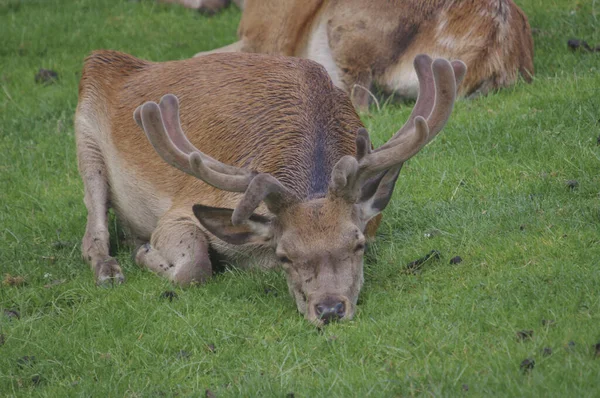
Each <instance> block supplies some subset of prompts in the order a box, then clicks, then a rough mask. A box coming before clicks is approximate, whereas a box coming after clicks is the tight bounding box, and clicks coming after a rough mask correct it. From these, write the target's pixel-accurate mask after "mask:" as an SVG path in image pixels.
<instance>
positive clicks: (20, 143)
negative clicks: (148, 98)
mask: <svg viewBox="0 0 600 398" xmlns="http://www.w3.org/2000/svg"><path fill="white" fill-rule="evenodd" d="M518 3H519V4H520V5H521V6H522V7H523V9H524V10H525V12H526V13H527V14H528V15H529V18H530V22H531V25H532V27H534V28H536V29H537V31H536V34H535V46H536V59H535V67H536V73H537V74H536V78H535V81H534V83H533V84H531V85H524V84H519V85H518V86H516V87H515V88H512V89H507V90H504V91H502V92H500V93H498V94H494V95H490V96H488V97H486V98H480V99H477V100H474V101H461V102H459V103H458V104H457V106H456V109H455V112H454V114H453V116H452V118H451V121H450V123H449V124H448V126H447V127H446V129H445V131H444V133H443V134H442V135H441V137H440V138H438V139H437V140H436V141H435V142H434V143H432V144H431V145H429V146H428V147H427V148H426V149H425V150H423V151H422V153H420V154H419V155H418V156H417V157H416V158H415V159H413V160H411V161H410V163H409V164H408V165H407V166H406V167H405V169H404V170H403V171H402V175H401V178H400V179H399V182H398V185H397V189H396V192H395V194H394V198H393V199H392V202H391V203H390V205H389V207H388V209H387V210H386V211H385V221H384V224H383V225H382V228H381V229H380V232H379V236H378V240H377V243H376V244H375V245H373V246H372V247H371V248H370V251H369V253H368V256H367V266H366V271H365V273H366V284H365V287H364V289H363V291H362V293H361V298H360V302H359V309H358V314H357V316H356V318H355V319H354V320H353V321H351V322H348V323H343V324H335V325H331V326H329V327H327V328H326V329H324V330H323V331H321V332H319V331H318V330H316V329H315V328H314V327H312V326H311V325H309V324H308V323H307V322H306V321H305V320H304V319H303V318H302V317H301V316H300V315H299V314H298V313H297V311H296V308H295V304H294V303H293V300H292V299H291V298H290V297H289V296H288V293H287V286H286V283H285V280H284V277H283V275H282V274H281V273H279V272H271V273H267V272H260V271H237V270H229V271H227V272H225V273H223V274H220V275H218V276H216V277H215V278H214V280H212V281H211V282H209V283H207V284H206V285H205V286H201V287H195V288H189V289H185V290H184V289H178V288H174V287H172V286H171V285H170V284H169V283H168V282H167V281H165V280H163V279H161V278H159V277H157V276H155V275H153V274H151V273H150V272H148V271H144V270H140V269H138V268H137V267H136V266H135V265H134V264H133V263H132V262H131V260H130V248H128V247H126V246H125V245H124V244H123V243H121V242H120V241H119V240H118V239H117V238H114V239H113V240H114V249H115V250H116V251H117V252H118V259H119V260H120V262H121V264H122V265H123V267H124V270H125V272H126V275H127V278H128V280H127V283H126V284H125V285H123V286H121V287H119V288H116V289H100V288H97V287H96V286H95V285H94V282H93V276H92V273H91V271H90V269H89V267H88V266H87V265H86V264H84V263H83V261H82V260H81V259H80V252H79V241H80V238H81V236H82V235H83V232H84V227H85V219H86V217H85V216H86V211H85V207H84V205H83V200H82V198H83V189H82V183H81V181H80V179H79V175H78V173H77V167H76V155H75V145H74V135H73V114H74V110H75V106H76V103H77V84H78V79H79V74H80V70H81V66H82V61H83V58H84V57H85V55H86V54H87V53H89V52H90V51H92V50H94V49H98V48H111V49H117V50H122V51H126V52H130V53H132V54H134V55H137V56H139V57H143V58H148V59H151V60H156V61H159V60H170V59H181V58H187V57H189V56H191V55H193V54H194V53H196V52H198V51H201V50H208V49H211V48H215V47H218V46H222V45H225V44H228V43H230V42H232V41H233V40H234V39H235V30H236V25H237V21H238V19H239V11H237V10H235V9H229V10H227V11H226V12H224V13H222V14H220V15H218V16H216V17H214V18H205V17H201V16H199V15H198V14H196V13H194V12H191V11H189V10H185V9H183V8H180V7H176V6H166V5H157V4H155V3H154V2H153V1H149V0H146V1H141V2H130V1H124V0H105V1H95V0H72V1H67V0H22V1H18V0H0V88H1V90H0V273H1V274H2V276H4V274H6V273H9V274H12V275H21V276H24V277H25V278H26V281H27V284H26V285H25V286H21V287H9V286H4V285H2V286H1V287H0V310H5V309H12V310H15V311H18V312H19V313H20V319H15V318H11V317H9V316H7V315H6V314H0V334H2V335H3V336H4V344H3V345H1V346H0V396H28V395H36V396H38V395H41V396H102V397H103V396H128V397H129V396H132V397H133V396H140V397H141V396H143V397H152V396H174V395H179V396H196V397H197V396H203V395H204V394H205V390H206V389H209V390H211V391H212V392H214V393H215V394H216V395H217V396H219V397H221V396H279V397H283V396H285V395H286V394H288V393H290V392H293V393H295V396H296V397H314V396H326V395H327V396H368V395H370V396H376V397H380V396H410V395H434V396H457V395H462V394H469V395H473V396H489V395H495V396H511V397H512V396H557V397H564V396H582V397H583V396H587V397H592V396H598V394H600V387H599V385H598V375H599V374H600V358H597V359H595V358H594V351H593V348H592V345H594V344H596V343H598V342H599V341H600V264H599V262H600V261H599V260H600V234H599V232H600V228H599V227H600V196H599V193H600V172H599V171H600V147H599V146H598V144H597V137H598V136H599V135H600V54H599V53H595V54H588V53H572V52H570V51H569V50H568V49H567V47H566V41H567V39H568V38H571V37H576V38H580V39H585V40H587V41H588V42H589V43H590V44H593V45H597V44H600V21H599V20H600V3H599V2H597V1H595V0H588V1H583V0H579V1H572V0H560V1H547V0H522V1H519V2H518ZM42 67H43V68H49V69H53V70H55V71H57V72H58V74H59V77H60V79H59V81H58V82H57V83H56V84H52V85H48V86H43V85H38V84H36V83H35V82H34V75H35V73H36V72H37V70H38V69H39V68H42ZM409 113H410V106H407V105H389V106H386V107H384V108H383V109H382V110H381V111H380V112H377V111H373V112H372V113H371V114H368V115H364V121H365V123H366V124H367V127H368V128H369V130H370V131H371V133H372V135H373V136H374V137H375V138H374V140H375V142H376V143H377V144H380V143H382V142H384V140H385V139H386V138H387V137H389V136H390V135H391V134H392V133H393V132H394V131H395V130H396V129H397V128H398V127H399V126H400V125H401V124H402V123H403V121H404V120H405V118H406V117H407V116H408V114H409ZM572 179H575V180H577V181H578V182H579V186H578V187H577V188H576V189H574V190H570V189H569V188H567V186H566V185H565V181H566V180H572ZM112 230H113V231H112V232H113V236H114V235H116V234H115V230H116V227H113V228H112ZM432 230H439V233H438V234H434V237H431V238H428V237H426V236H425V235H426V234H427V233H428V232H430V231H432ZM57 241H60V242H63V243H62V244H61V245H56V244H55V242H57ZM432 249H437V250H439V251H440V252H441V253H442V258H441V259H440V260H439V261H432V262H430V263H428V264H426V265H425V267H424V268H423V269H422V271H421V272H420V273H419V274H416V275H415V274H410V273H406V272H405V269H404V267H405V265H406V263H408V262H410V261H411V260H414V259H416V258H418V257H421V256H423V255H424V254H426V253H427V252H429V251H430V250H432ZM456 255H459V256H461V257H462V258H463V259H464V261H463V262H462V263H460V264H458V265H449V260H450V258H452V257H454V256H456ZM56 280H60V281H62V280H64V283H62V284H59V285H55V286H50V287H45V285H47V284H50V283H51V282H52V281H56ZM266 288H269V289H268V291H270V292H271V293H268V294H267V293H266V292H265V289H266ZM167 289H174V290H175V291H176V292H177V294H178V295H179V298H178V299H176V300H174V301H172V302H169V301H168V300H164V299H160V298H159V296H160V295H161V293H162V292H163V291H165V290H167ZM543 319H551V320H555V322H556V323H555V324H554V325H553V326H548V325H546V326H544V325H542V320H543ZM523 329H532V330H534V335H533V338H532V339H531V340H529V341H524V342H519V341H517V339H516V338H515V334H516V332H517V331H519V330H523ZM0 340H1V338H0ZM569 342H573V343H574V345H569ZM211 345H214V350H213V349H211V348H212V346H211ZM544 347H550V348H552V350H553V353H552V355H550V356H543V355H542V350H543V348H544ZM24 356H35V360H34V361H30V362H28V363H21V364H20V365H19V363H18V360H19V358H22V357H24ZM525 358H533V359H534V360H535V368H534V369H533V370H531V372H529V373H528V374H523V372H522V371H521V370H520V369H519V364H520V363H521V361H523V360H524V359H525ZM36 375H38V376H39V382H38V383H35V382H34V380H38V379H37V377H38V376H36ZM463 385H468V388H469V391H468V393H465V392H464V391H463V388H464V387H463Z"/></svg>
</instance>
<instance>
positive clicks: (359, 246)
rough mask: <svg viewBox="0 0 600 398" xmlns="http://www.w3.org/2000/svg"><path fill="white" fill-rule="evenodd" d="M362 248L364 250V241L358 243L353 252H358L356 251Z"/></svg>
mask: <svg viewBox="0 0 600 398" xmlns="http://www.w3.org/2000/svg"><path fill="white" fill-rule="evenodd" d="M363 250H365V244H364V243H359V244H357V245H356V247H355V248H354V253H358V252H361V251H363Z"/></svg>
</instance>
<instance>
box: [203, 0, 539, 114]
mask: <svg viewBox="0 0 600 398" xmlns="http://www.w3.org/2000/svg"><path fill="white" fill-rule="evenodd" d="M238 36H239V41H237V42H235V43H233V44H230V45H228V46H226V47H223V48H220V49H216V50H213V51H209V52H208V53H212V52H252V53H263V54H277V55H287V56H295V57H302V58H308V59H312V60H313V61H317V62H319V63H320V64H322V65H323V66H324V67H325V69H327V72H328V73H329V75H330V76H331V79H332V80H333V82H334V84H335V85H336V86H338V87H340V88H341V89H343V90H344V91H345V92H346V93H348V94H350V95H351V98H352V102H353V103H354V105H355V106H356V107H357V108H358V109H363V110H364V109H365V108H366V107H368V105H369V102H370V100H371V98H372V94H371V91H373V87H374V86H377V87H378V88H379V89H381V90H382V91H384V92H387V93H394V94H397V95H399V96H401V97H404V98H415V97H416V96H417V91H418V82H417V75H416V74H415V72H414V70H413V67H412V61H413V59H414V57H415V55H417V54H419V53H425V54H429V55H430V56H432V57H434V58H435V57H443V58H447V59H460V60H462V61H463V62H465V64H466V65H467V67H468V68H469V75H468V76H467V77H466V78H465V81H464V82H463V84H462V85H461V87H460V89H459V94H460V95H461V96H477V95H484V94H486V93H488V92H489V91H490V90H496V89H498V88H502V87H507V86H511V85H513V84H515V83H516V82H517V80H518V79H519V75H521V76H522V77H523V79H524V80H525V81H527V82H529V81H531V78H532V76H533V73H534V68H533V38H532V36H531V29H530V27H529V23H528V21H527V17H526V16H525V14H524V13H523V11H521V9H520V8H519V7H518V6H517V5H516V4H515V3H514V2H513V1H512V0H427V1H423V0H343V1H342V0H246V1H245V3H244V11H243V14H242V19H241V21H240V24H239V27H238ZM204 54H207V53H199V54H197V56H198V55H204Z"/></svg>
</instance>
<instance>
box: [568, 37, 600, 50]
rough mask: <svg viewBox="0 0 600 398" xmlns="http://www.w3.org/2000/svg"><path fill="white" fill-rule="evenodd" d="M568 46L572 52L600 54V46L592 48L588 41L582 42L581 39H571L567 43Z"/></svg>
mask: <svg viewBox="0 0 600 398" xmlns="http://www.w3.org/2000/svg"><path fill="white" fill-rule="evenodd" d="M567 46H568V47H569V49H570V50H571V51H577V50H579V51H586V52H590V53H594V52H600V45H598V46H596V47H592V46H590V45H589V44H588V42H587V41H585V40H580V39H569V40H568V41H567Z"/></svg>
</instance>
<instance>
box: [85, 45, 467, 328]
mask: <svg viewBox="0 0 600 398" xmlns="http://www.w3.org/2000/svg"><path fill="white" fill-rule="evenodd" d="M414 67H415V69H416V74H417V76H418V78H419V87H420V91H419V96H418V99H417V101H416V103H415V105H414V108H413V110H412V113H411V115H410V117H409V119H408V121H407V122H406V124H405V125H404V126H403V127H402V128H400V129H399V130H398V131H397V132H396V133H395V134H394V135H393V136H392V137H391V138H390V139H389V141H388V142H387V143H385V144H384V145H382V146H380V147H379V148H376V149H373V148H372V145H371V140H370V138H369V134H368V132H367V130H366V129H365V128H364V125H363V123H362V122H361V120H360V118H359V116H358V114H357V113H356V111H355V109H354V107H353V106H352V103H351V101H350V98H349V97H348V95H347V94H346V93H344V92H343V91H342V90H340V89H339V88H337V87H336V86H335V85H334V84H333V82H332V81H331V79H330V78H329V75H328V74H327V72H326V71H325V69H324V68H323V67H322V66H321V65H319V64H318V63H316V62H313V61H310V60H305V59H300V58H293V57H281V56H269V55H261V54H243V53H224V54H214V55H208V56H206V57H199V58H190V59H184V60H179V61H170V62H160V63H155V62H150V61H144V60H140V59H137V58H135V57H133V56H131V55H128V54H124V53H121V52H116V51H107V50H103V51H98V52H94V53H92V54H91V55H90V56H89V57H88V58H87V59H86V60H85V63H84V67H83V72H82V77H81V81H80V85H79V101H78V105H77V109H76V114H75V134H76V144H77V158H78V168H79V172H80V175H81V178H82V180H83V185H84V203H85V206H86V208H87V224H86V229H85V234H84V236H83V239H82V246H81V249H82V255H83V257H84V259H85V260H87V262H89V264H90V266H91V268H92V270H93V272H94V274H95V279H96V282H97V284H99V285H112V284H120V283H122V282H124V279H125V277H124V275H123V271H122V269H121V267H120V265H119V263H118V261H117V260H116V259H115V258H114V257H112V256H111V255H110V253H109V228H108V210H109V208H112V209H113V211H114V213H115V216H116V218H117V220H118V222H119V223H120V224H121V225H122V226H123V228H125V229H126V231H128V232H127V233H128V235H129V236H130V237H131V239H132V241H133V242H134V243H135V244H136V247H137V248H136V249H135V251H134V253H133V258H134V261H135V263H136V264H137V265H139V266H140V267H142V268H145V269H148V270H150V271H152V272H155V273H156V274H158V275H160V276H163V277H165V278H168V279H169V280H171V281H173V283H176V284H179V285H181V286H189V285H190V284H194V283H196V284H201V283H203V282H205V281H207V280H208V279H209V278H211V276H212V274H213V264H212V262H211V257H212V256H211V254H210V253H216V254H217V255H218V256H220V257H221V258H224V259H226V260H227V261H228V262H229V263H231V264H233V265H237V266H239V267H241V268H244V267H252V266H255V267H263V268H264V269H280V270H281V269H282V270H283V271H284V273H285V277H286V280H287V285H288V289H289V292H290V294H291V296H292V297H293V298H294V299H295V302H296V306H297V308H298V311H299V312H300V313H301V314H304V316H305V318H306V319H307V320H309V321H310V322H312V323H314V324H317V325H324V324H327V323H329V322H330V321H336V320H348V319H352V317H353V316H354V314H355V312H356V303H357V300H358V296H359V292H360V290H361V287H362V285H363V279H364V277H363V257H364V251H365V244H366V242H367V240H368V239H372V238H374V235H375V231H376V229H377V226H378V225H379V221H380V218H381V212H382V211H383V210H384V209H385V207H386V206H387V204H388V203H389V201H390V199H391V196H392V193H393V191H394V186H395V183H396V180H397V178H398V176H399V173H400V170H401V168H402V165H403V164H404V162H406V161H407V160H409V159H410V158H411V157H412V156H414V155H415V154H416V153H417V152H419V151H420V150H421V149H422V148H423V147H424V146H425V145H426V144H427V143H428V142H430V141H431V140H432V139H433V138H434V137H435V136H436V135H437V134H438V133H439V132H440V131H441V130H442V128H443V127H444V125H445V124H446V122H447V120H448V118H449V117H450V114H451V112H452V109H453V106H454V101H455V98H456V93H457V87H458V86H460V83H461V81H462V80H463V77H464V76H465V73H466V66H465V64H464V63H462V62H461V61H457V60H455V61H452V62H450V61H448V60H445V59H442V58H439V59H435V60H433V59H432V58H431V57H429V56H427V55H418V56H417V57H416V58H415V60H414ZM159 99H160V100H159ZM155 101H159V102H158V103H157V102H155Z"/></svg>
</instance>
